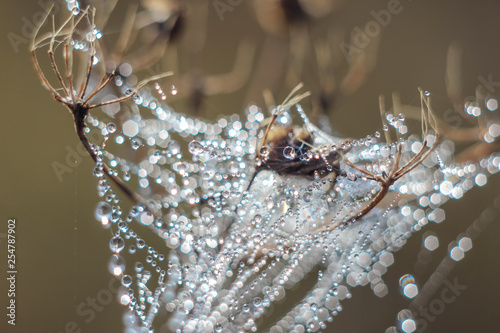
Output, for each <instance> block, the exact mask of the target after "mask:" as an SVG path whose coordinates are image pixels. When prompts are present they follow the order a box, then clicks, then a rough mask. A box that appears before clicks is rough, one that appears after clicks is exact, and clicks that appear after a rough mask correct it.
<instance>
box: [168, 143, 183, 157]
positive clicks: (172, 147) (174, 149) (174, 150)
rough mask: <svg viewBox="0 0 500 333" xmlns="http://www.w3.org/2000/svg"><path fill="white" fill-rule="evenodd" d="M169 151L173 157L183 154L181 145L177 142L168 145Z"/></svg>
mask: <svg viewBox="0 0 500 333" xmlns="http://www.w3.org/2000/svg"><path fill="white" fill-rule="evenodd" d="M168 150H169V151H170V153H171V154H172V155H177V154H179V153H180V152H181V145H180V144H179V143H178V142H177V141H173V140H172V141H170V143H169V144H168Z"/></svg>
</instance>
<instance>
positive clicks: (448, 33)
mask: <svg viewBox="0 0 500 333" xmlns="http://www.w3.org/2000/svg"><path fill="white" fill-rule="evenodd" d="M387 3H388V1H379V0H377V1H351V2H348V3H346V4H344V5H343V7H341V8H340V9H339V10H338V11H337V12H336V13H335V14H334V15H330V16H329V19H328V20H323V21H322V23H321V24H320V26H319V28H318V29H317V30H318V31H317V32H316V33H321V29H323V30H326V29H328V27H329V26H330V25H336V26H343V27H344V28H345V29H346V31H349V30H350V29H352V28H353V27H356V26H358V27H361V28H363V27H364V25H365V24H366V23H367V22H368V21H370V20H373V17H372V16H370V10H376V11H378V10H381V9H385V8H386V7H387ZM212 4H213V3H212V2H210V5H209V6H208V9H209V13H208V18H209V23H208V33H207V45H206V47H207V49H206V51H205V54H204V62H203V66H204V68H206V70H207V71H208V72H210V73H218V72H226V71H229V70H230V69H231V66H232V62H233V59H234V54H235V49H236V46H237V45H238V43H239V42H240V41H241V40H243V39H245V38H249V39H251V40H253V41H254V42H255V43H256V44H257V45H258V47H260V46H261V45H262V41H263V39H264V34H263V32H262V29H261V28H260V27H259V25H258V23H257V22H256V20H255V19H254V12H253V10H252V6H250V4H249V3H246V2H245V3H242V4H241V5H239V6H237V7H236V8H234V10H233V11H232V12H226V13H225V14H224V20H223V21H221V20H219V18H218V16H217V14H216V12H215V10H214V8H213V6H212ZM401 4H402V6H403V11H402V12H401V13H400V14H398V15H397V16H394V17H393V18H392V21H391V23H390V24H389V25H388V26H387V27H386V29H385V30H384V32H383V35H382V39H381V44H380V50H379V56H378V61H377V66H376V68H375V70H374V72H373V73H372V74H371V75H370V76H369V78H368V80H367V82H366V84H365V85H364V86H363V87H362V88H361V89H360V90H359V91H357V92H356V93H355V94H354V95H352V96H350V97H348V98H341V99H339V100H338V102H337V104H336V106H335V110H334V111H332V113H331V115H330V119H331V124H332V125H333V126H334V128H336V129H338V130H341V131H342V132H343V133H344V134H346V135H347V136H350V137H361V136H365V135H366V134H369V133H373V132H374V131H375V130H378V129H380V126H381V125H380V119H379V115H378V95H379V94H385V95H386V96H390V93H392V92H393V91H399V92H400V93H401V96H402V100H403V102H405V103H412V104H414V105H417V104H418V94H417V87H418V86H421V87H423V88H424V89H426V90H429V91H431V92H432V93H433V96H434V100H433V103H434V106H435V109H436V110H438V112H439V110H442V111H444V110H446V109H448V108H450V102H449V101H448V99H447V96H446V90H445V85H444V77H445V63H446V52H447V48H448V45H449V44H450V43H451V42H452V41H459V42H460V43H461V44H462V45H463V49H464V58H463V64H462V66H463V74H464V94H465V95H473V94H474V90H475V88H476V86H477V85H478V84H479V81H478V77H479V76H480V75H482V76H483V77H487V76H488V75H490V74H491V75H492V77H493V80H494V81H500V66H499V64H500V46H499V45H500V20H499V19H498V13H499V12H500V2H497V1H486V0H482V1H465V0H461V1H451V0H443V1H432V0H415V1H406V0H401ZM121 5H122V4H119V6H121ZM0 11H1V12H2V13H3V14H2V20H1V21H0V27H1V28H0V36H1V38H3V43H2V45H3V47H2V50H1V51H0V60H1V61H0V66H1V67H0V73H1V76H0V83H1V86H0V87H1V89H0V96H1V108H0V112H1V118H0V119H1V122H0V124H1V125H0V129H1V131H0V133H1V137H0V152H1V155H0V156H1V164H0V165H1V166H0V167H1V172H0V189H1V192H0V208H1V209H0V212H1V214H0V222H1V223H0V236H2V235H3V236H4V235H5V233H6V230H7V226H6V224H7V220H8V218H15V219H16V221H17V228H16V249H17V250H16V255H17V258H16V259H17V271H18V274H17V284H16V288H17V289H16V302H17V303H16V304H17V318H16V319H17V320H16V326H15V327H12V326H10V325H7V323H6V321H7V319H6V316H5V312H6V310H5V307H6V304H7V303H6V302H7V295H6V294H7V288H6V287H7V284H6V283H5V278H4V277H5V275H6V273H5V272H6V270H7V269H6V263H7V258H6V256H7V255H6V242H5V238H0V242H1V243H0V249H1V250H0V276H2V279H1V282H0V314H1V316H0V331H1V332H26V333H28V332H30V333H31V332H43V333H49V332H52V333H56V332H64V330H65V325H66V324H67V323H68V322H71V321H74V322H76V324H77V325H78V327H79V328H81V330H82V332H96V333H100V332H121V331H122V330H123V326H122V319H121V316H122V313H123V308H122V307H121V306H119V305H118V304H117V302H116V301H115V300H113V302H111V303H110V304H109V305H106V306H104V307H103V309H102V311H101V312H96V313H95V319H93V320H90V321H89V322H88V323H87V322H86V321H85V319H88V318H89V317H88V316H80V315H78V314H77V312H76V307H77V306H79V305H80V304H81V303H82V302H86V300H87V298H88V297H94V298H95V297H96V296H97V295H98V293H99V292H102V290H105V289H106V288H108V283H109V281H110V280H111V275H110V274H109V272H108V269H107V265H108V260H109V257H110V255H111V252H110V250H109V247H108V242H109V232H107V231H105V230H103V229H102V227H100V226H99V224H98V223H97V222H96V221H95V219H94V216H93V211H94V207H95V204H96V203H97V202H98V196H97V194H96V180H95V177H93V176H92V170H93V165H92V163H91V160H90V158H83V161H82V162H81V163H80V164H79V165H78V166H77V167H76V168H74V171H73V172H71V173H68V174H65V175H64V180H63V181H62V182H59V181H58V179H57V177H56V175H55V173H54V171H53V169H52V166H51V164H52V163H53V162H54V161H58V162H61V163H65V158H66V155H67V151H66V148H67V147H70V148H71V149H76V147H77V146H78V140H77V137H76V135H75V133H74V129H73V124H72V120H71V117H70V116H69V114H68V112H67V111H66V110H65V109H64V108H63V107H62V106H61V105H59V104H58V103H56V102H55V101H54V99H53V98H52V97H51V96H50V94H49V93H48V92H47V91H46V90H45V89H43V88H42V87H41V85H40V83H39V81H38V79H37V78H36V77H35V74H34V71H33V69H32V66H31V62H30V58H29V55H28V52H27V45H26V44H22V45H19V52H15V49H14V48H13V47H12V45H11V43H10V42H9V39H8V38H7V36H8V33H15V34H17V35H19V36H22V28H23V25H24V21H23V17H24V18H26V19H27V20H28V21H31V22H32V21H33V15H34V14H35V13H39V12H41V7H40V5H39V4H38V3H37V2H35V1H2V2H1V4H0ZM110 34H111V33H110ZM104 35H105V36H104V38H106V36H107V35H106V30H104ZM258 50H259V49H257V51H258ZM184 67H185V68H183V70H184V71H187V68H186V67H188V65H184ZM270 70H272V69H270ZM262 88H265V87H262ZM289 90H290V87H283V90H282V91H281V93H280V95H279V96H277V98H278V99H279V100H281V99H282V98H284V97H285V95H286V91H289ZM245 96H247V95H246V93H245V92H238V93H235V94H231V95H224V96H216V97H213V98H209V99H208V100H207V101H206V104H205V105H204V111H203V112H204V113H203V116H204V117H206V118H208V119H214V118H215V117H216V115H219V114H231V113H235V112H241V111H242V110H243V107H244V105H245V104H246V101H245V100H244V99H245ZM497 97H500V93H498V94H497ZM179 108H180V109H179ZM179 108H177V111H178V112H183V110H182V104H180V105H179ZM306 111H307V110H306ZM499 178H500V177H499V175H496V177H495V176H494V177H492V178H491V179H490V180H489V182H488V184H487V185H486V186H484V187H482V188H477V189H474V190H472V191H470V192H469V193H467V194H466V195H465V197H464V198H463V199H461V200H459V201H453V202H449V203H447V204H446V205H445V207H444V208H445V209H446V212H447V219H446V221H445V222H443V223H441V224H440V225H436V224H431V225H429V226H428V227H427V228H425V230H434V231H436V232H437V234H438V235H439V239H440V248H439V249H438V250H437V251H435V253H433V259H432V261H431V263H430V264H429V270H430V271H432V270H433V269H434V268H435V266H436V265H437V264H438V263H439V262H440V260H441V259H442V258H443V257H444V256H446V255H447V244H448V243H449V242H451V241H452V240H454V239H455V238H456V237H457V235H458V234H459V233H461V232H464V231H465V229H466V228H467V227H468V226H469V225H470V224H471V223H472V222H473V220H474V219H475V218H476V217H477V216H478V215H479V214H481V212H482V211H483V210H484V209H485V208H486V207H488V206H489V205H491V204H492V201H493V198H494V197H495V196H497V195H498V194H500V191H499V190H498V189H499V185H500V179H499ZM499 222H500V215H499V214H497V215H496V216H495V217H494V222H493V223H492V224H491V225H490V226H489V227H488V229H487V230H486V231H485V232H484V233H483V234H482V235H481V236H480V237H479V238H478V239H477V240H476V241H475V242H474V244H473V249H472V250H471V251H470V252H468V253H466V256H465V258H464V259H463V260H462V261H461V262H459V263H458V265H457V266H456V268H455V269H454V270H453V271H452V273H451V275H450V278H451V279H453V278H454V277H457V278H458V281H459V282H460V283H461V284H463V285H466V286H467V289H466V290H465V291H464V292H463V293H462V294H461V295H460V296H459V297H458V298H457V300H456V301H455V302H453V303H452V304H449V305H446V308H445V309H444V312H443V313H442V314H440V315H439V316H437V317H436V319H435V320H434V321H433V322H430V323H429V325H428V328H427V330H426V331H425V332H429V333H431V332H473V331H480V332H498V327H499V326H500V307H499V306H498V299H499V298H500V279H499V273H500V268H499V267H500V265H499V263H500V258H499V256H500V247H499V245H498V243H499V242H498V239H499V236H498V235H499V233H500V226H499ZM422 234H423V232H420V233H417V234H416V235H414V236H413V237H412V238H411V239H410V241H409V243H408V244H407V245H406V246H405V247H404V248H403V249H402V250H401V251H399V252H397V253H396V254H395V258H396V263H395V264H394V265H393V266H392V267H390V269H389V271H388V273H387V274H386V275H384V277H383V278H384V280H385V281H386V283H387V284H388V285H389V290H390V291H389V295H388V296H386V297H384V298H378V297H376V296H374V295H373V293H372V291H371V290H370V289H369V287H363V288H359V287H358V288H354V289H353V290H352V294H353V297H352V299H351V300H348V301H345V302H343V303H342V305H343V307H344V310H343V311H342V312H341V313H340V315H339V316H338V318H336V319H335V321H334V323H333V324H331V325H330V326H329V327H328V329H327V330H326V332H344V333H349V332H352V333H354V332H384V331H385V329H386V328H387V327H389V326H391V325H393V324H395V320H396V315H397V313H398V312H399V311H400V310H401V309H403V308H405V306H407V304H408V300H407V299H406V298H404V297H403V296H401V294H400V293H399V292H398V288H397V282H398V279H399V278H400V277H401V276H402V275H403V274H406V273H410V274H413V273H414V272H415V271H414V269H413V265H414V263H415V262H416V257H417V253H418V250H419V248H420V244H421V237H422ZM415 276H416V278H417V284H419V285H420V286H421V285H422V283H423V282H424V281H425V279H426V278H427V275H423V276H419V275H415ZM438 296H439V295H438ZM88 308H89V307H85V309H88Z"/></svg>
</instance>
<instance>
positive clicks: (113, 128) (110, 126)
mask: <svg viewBox="0 0 500 333" xmlns="http://www.w3.org/2000/svg"><path fill="white" fill-rule="evenodd" d="M106 129H107V130H108V132H109V133H114V132H116V125H115V124H114V123H109V124H108V125H107V126H106Z"/></svg>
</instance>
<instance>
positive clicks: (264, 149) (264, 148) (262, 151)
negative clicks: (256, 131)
mask: <svg viewBox="0 0 500 333" xmlns="http://www.w3.org/2000/svg"><path fill="white" fill-rule="evenodd" d="M269 152H270V149H269V147H268V146H262V147H260V150H259V153H260V155H261V156H262V157H268V156H269Z"/></svg>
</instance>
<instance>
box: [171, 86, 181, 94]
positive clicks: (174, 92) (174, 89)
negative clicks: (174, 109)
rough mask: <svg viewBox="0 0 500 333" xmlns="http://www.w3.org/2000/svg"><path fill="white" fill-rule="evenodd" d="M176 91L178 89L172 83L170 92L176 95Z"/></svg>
mask: <svg viewBox="0 0 500 333" xmlns="http://www.w3.org/2000/svg"><path fill="white" fill-rule="evenodd" d="M178 92H179V90H177V88H176V87H175V86H174V85H172V88H170V93H171V94H172V95H174V96H175V95H177V93H178Z"/></svg>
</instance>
